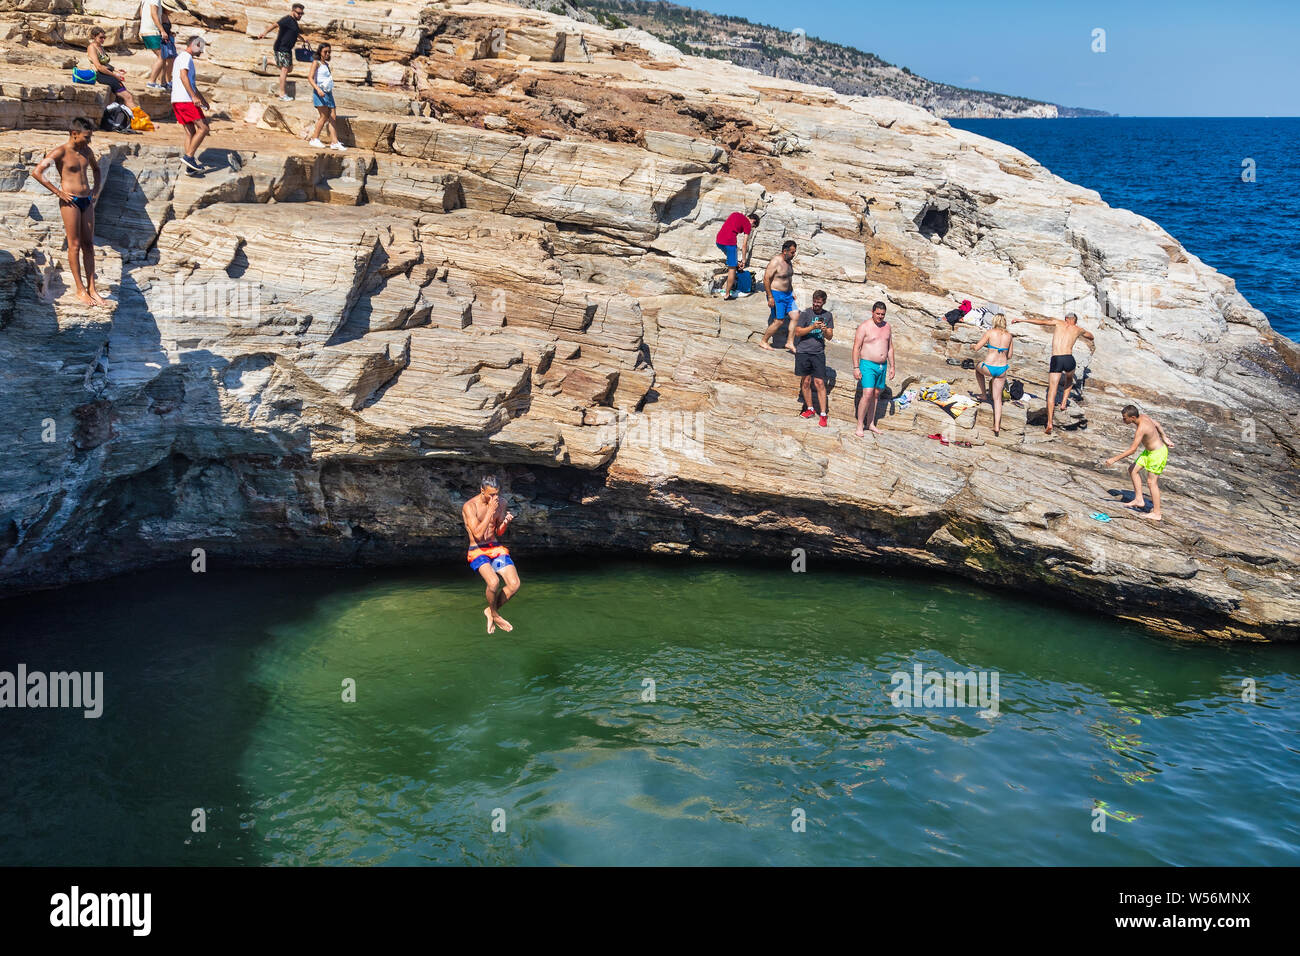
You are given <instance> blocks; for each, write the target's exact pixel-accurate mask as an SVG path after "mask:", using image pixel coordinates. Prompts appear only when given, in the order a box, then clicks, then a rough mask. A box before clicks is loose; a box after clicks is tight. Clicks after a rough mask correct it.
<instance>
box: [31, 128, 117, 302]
mask: <svg viewBox="0 0 1300 956" xmlns="http://www.w3.org/2000/svg"><path fill="white" fill-rule="evenodd" d="M94 131H95V127H94V126H93V125H92V124H91V122H90V120H87V119H83V118H81V117H80V116H78V117H77V118H76V119H74V120H73V121H72V126H71V128H70V129H69V130H68V141H67V142H66V143H60V144H59V145H58V146H55V147H54V148H53V149H52V150H50V151H49V152H48V153H46V154H45V158H44V159H42V160H41V161H40V162H39V163H38V164H37V166H36V169H35V170H33V172H32V178H33V179H35V180H36V181H37V182H38V183H40V184H41V185H42V186H44V187H45V188H46V189H48V190H49V191H50V192H52V193H54V195H56V196H58V197H59V213H60V214H61V215H62V216H63V228H64V231H66V232H67V234H68V271H69V272H71V273H72V281H73V283H74V284H75V285H76V288H77V298H78V299H80V300H81V301H82V302H84V303H85V304H86V305H108V302H107V301H106V300H105V299H104V297H103V296H102V295H100V294H99V293H98V292H97V291H96V290H95V203H96V202H97V201H98V200H99V192H100V190H101V189H103V188H104V183H103V181H102V180H101V179H100V176H99V163H98V162H96V161H95V154H94V153H93V152H91V149H90V137H91V135H92V134H93V133H94ZM51 166H53V167H54V168H55V169H57V170H58V171H59V185H58V186H57V187H56V186H52V185H50V181H49V180H48V179H46V178H45V172H46V170H48V169H49V168H50V167H51ZM87 171H89V172H90V173H94V176H95V187H94V188H93V189H92V188H91V186H90V176H89V174H88V172H87ZM83 263H84V264H85V267H86V281H85V284H84V285H83V284H82V281H81V267H82V264H83Z"/></svg>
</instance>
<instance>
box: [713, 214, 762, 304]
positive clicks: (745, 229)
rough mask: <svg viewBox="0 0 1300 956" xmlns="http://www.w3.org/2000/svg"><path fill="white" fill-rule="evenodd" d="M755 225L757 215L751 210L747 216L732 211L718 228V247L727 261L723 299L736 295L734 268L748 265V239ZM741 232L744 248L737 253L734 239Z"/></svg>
mask: <svg viewBox="0 0 1300 956" xmlns="http://www.w3.org/2000/svg"><path fill="white" fill-rule="evenodd" d="M757 225H758V216H756V215H754V214H753V213H752V212H751V213H750V214H749V215H748V216H746V215H745V214H744V213H739V212H733V213H732V214H731V215H730V216H728V217H727V219H726V221H725V222H724V223H723V224H722V228H721V229H719V230H718V237H717V244H718V248H719V249H720V250H722V256H723V258H724V259H725V260H726V263H727V281H726V282H725V283H724V284H723V286H722V297H723V298H724V299H734V298H735V297H736V296H735V293H734V292H733V290H734V289H735V286H736V270H737V269H738V268H740V267H741V266H742V265H749V240H750V238H751V236H752V235H753V232H754V228H755V227H756V226H757ZM741 233H744V235H745V248H744V249H743V250H742V251H740V252H739V253H738V252H737V250H736V241H737V239H738V238H739V237H740V234H741Z"/></svg>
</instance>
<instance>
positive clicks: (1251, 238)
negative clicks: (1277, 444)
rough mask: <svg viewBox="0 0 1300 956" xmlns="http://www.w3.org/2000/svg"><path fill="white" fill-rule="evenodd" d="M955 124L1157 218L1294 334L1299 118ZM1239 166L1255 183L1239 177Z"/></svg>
mask: <svg viewBox="0 0 1300 956" xmlns="http://www.w3.org/2000/svg"><path fill="white" fill-rule="evenodd" d="M951 122H952V125H953V126H956V127H959V128H961V129H966V130H970V131H971V132H973V133H978V134H979V135H981V136H987V137H989V138H990V139H996V140H999V141H1001V142H1004V143H1006V144H1008V145H1010V146H1014V147H1015V148H1016V149H1019V150H1021V151H1022V152H1024V153H1027V154H1029V155H1030V156H1032V157H1033V158H1034V159H1036V160H1038V161H1039V162H1040V163H1042V164H1043V165H1044V166H1046V167H1047V168H1048V169H1050V170H1051V171H1052V172H1054V173H1056V174H1057V175H1058V176H1060V177H1062V178H1063V179H1067V180H1069V181H1070V182H1072V183H1078V184H1079V185H1081V186H1087V187H1088V188H1089V189H1095V190H1097V191H1098V192H1099V193H1101V198H1102V199H1104V200H1106V202H1108V203H1110V204H1111V205H1112V206H1118V207H1121V208H1124V209H1131V210H1133V211H1134V212H1136V213H1140V214H1141V215H1143V216H1146V217H1147V218H1148V219H1152V220H1154V221H1155V222H1158V223H1159V224H1160V225H1161V226H1163V227H1164V228H1165V229H1166V230H1168V232H1169V233H1170V235H1172V236H1173V237H1174V238H1175V239H1177V240H1178V241H1179V242H1181V243H1182V244H1183V246H1184V247H1186V248H1187V249H1188V250H1189V251H1190V252H1192V253H1194V254H1195V255H1197V256H1199V257H1200V258H1201V259H1202V260H1204V261H1205V262H1206V263H1208V264H1209V265H1211V266H1213V267H1214V268H1216V269H1218V270H1219V271H1220V272H1223V273H1225V274H1226V275H1229V276H1231V277H1232V278H1233V279H1235V280H1236V281H1237V288H1238V289H1239V290H1240V292H1241V293H1242V295H1244V296H1245V297H1246V299H1247V300H1248V301H1249V302H1250V304H1251V305H1253V306H1255V308H1257V309H1259V310H1260V311H1262V312H1263V313H1264V314H1265V315H1267V316H1268V318H1269V322H1270V323H1272V325H1273V327H1274V328H1275V329H1277V330H1278V331H1279V332H1281V333H1282V334H1283V335H1286V336H1288V337H1290V338H1292V339H1297V340H1300V312H1298V311H1297V309H1296V304H1295V298H1294V296H1295V288H1296V282H1297V279H1300V232H1297V229H1296V224H1297V223H1300V154H1297V151H1296V144H1297V143H1298V142H1300V118H1295V117H1290V118H1226V119H1221V118H1211V119H1205V118H1183V117H1179V118H1162V117H1120V118H1112V119H1066V120H952V121H951ZM1248 160H1249V161H1250V164H1248V165H1243V163H1246V162H1247V161H1248ZM1246 172H1251V173H1252V174H1253V177H1254V181H1253V182H1246V181H1243V179H1242V175H1243V173H1246Z"/></svg>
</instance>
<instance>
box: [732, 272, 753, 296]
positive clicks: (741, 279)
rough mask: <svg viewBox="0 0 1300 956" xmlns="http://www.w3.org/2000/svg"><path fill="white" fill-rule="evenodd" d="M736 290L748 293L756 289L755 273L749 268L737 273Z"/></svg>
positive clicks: (744, 293)
mask: <svg viewBox="0 0 1300 956" xmlns="http://www.w3.org/2000/svg"><path fill="white" fill-rule="evenodd" d="M736 291H737V292H739V293H740V294H741V295H748V294H749V293H751V292H753V291H754V273H752V272H750V271H749V270H748V269H745V270H743V271H740V272H737V273H736Z"/></svg>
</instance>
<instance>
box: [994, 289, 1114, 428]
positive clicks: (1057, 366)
mask: <svg viewBox="0 0 1300 956" xmlns="http://www.w3.org/2000/svg"><path fill="white" fill-rule="evenodd" d="M1017 322H1028V323H1029V324H1030V325H1042V326H1046V327H1047V328H1050V329H1051V330H1052V363H1051V364H1050V365H1049V366H1048V367H1047V379H1048V385H1047V432H1046V434H1048V435H1050V434H1052V413H1053V412H1054V411H1056V410H1057V405H1056V402H1055V401H1054V399H1055V396H1056V389H1057V386H1058V385H1059V386H1060V388H1061V404H1060V411H1065V407H1066V405H1068V404H1069V401H1070V389H1071V388H1073V387H1074V369H1075V361H1074V343H1075V342H1077V341H1078V340H1079V339H1080V338H1084V339H1087V340H1088V342H1089V343H1090V344H1091V345H1092V347H1093V348H1094V349H1095V348H1096V346H1097V340H1096V339H1094V338H1093V337H1092V333H1091V332H1089V331H1088V330H1087V329H1085V328H1084V327H1083V326H1081V325H1079V317H1078V316H1077V315H1075V314H1074V313H1073V312H1067V313H1065V321H1061V320H1060V319H1012V320H1011V324H1012V325H1015V324H1016V323H1017ZM1061 376H1065V381H1064V382H1062V381H1061Z"/></svg>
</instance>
